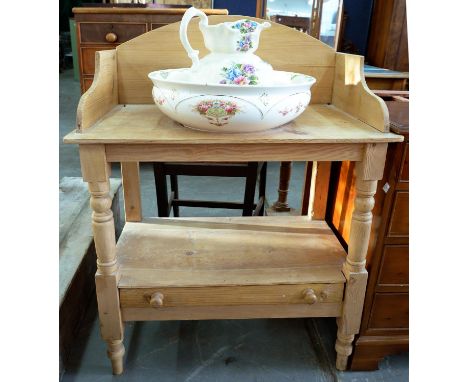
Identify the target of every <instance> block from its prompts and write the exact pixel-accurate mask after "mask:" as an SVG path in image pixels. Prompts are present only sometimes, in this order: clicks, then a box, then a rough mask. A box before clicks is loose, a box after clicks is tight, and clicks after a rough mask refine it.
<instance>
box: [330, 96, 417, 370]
mask: <svg viewBox="0 0 468 382" xmlns="http://www.w3.org/2000/svg"><path fill="white" fill-rule="evenodd" d="M389 98H390V97H389ZM386 104H387V106H388V109H389V113H390V123H391V125H390V128H391V130H392V131H394V132H395V133H398V134H401V135H403V136H404V137H405V140H404V142H401V143H391V144H389V147H388V152H387V161H386V166H385V171H384V176H383V178H382V180H380V181H379V183H378V185H377V193H376V195H375V207H374V209H373V213H374V216H375V217H376V218H375V219H374V222H373V224H372V233H371V235H372V237H371V245H370V247H369V251H368V254H367V264H368V267H367V268H368V269H367V270H368V272H369V282H368V285H367V292H366V299H365V305H364V313H363V317H362V323H361V329H360V332H359V336H358V337H357V340H356V342H355V345H354V346H355V349H354V355H353V357H352V363H351V369H352V370H375V369H377V368H378V362H379V361H380V360H381V359H382V358H383V357H384V356H385V355H388V354H392V353H395V352H399V351H404V350H407V349H408V343H409V337H408V259H409V248H408V242H409V230H408V216H409V214H408V200H409V129H408V108H409V102H405V101H395V100H390V101H386ZM353 168H354V165H353V164H352V162H344V163H342V164H340V163H334V166H333V170H332V175H331V183H330V203H329V208H328V213H327V221H328V222H329V224H330V226H331V227H332V228H333V229H334V231H335V232H336V233H337V234H338V237H339V238H340V239H341V241H342V242H343V243H344V245H345V246H347V245H348V244H350V228H351V227H350V226H351V220H352V211H353V207H354V202H353V199H354V196H355V193H356V185H355V182H354V181H353V176H352V173H353Z"/></svg>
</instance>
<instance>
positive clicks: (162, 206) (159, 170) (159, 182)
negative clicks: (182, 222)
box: [153, 162, 170, 218]
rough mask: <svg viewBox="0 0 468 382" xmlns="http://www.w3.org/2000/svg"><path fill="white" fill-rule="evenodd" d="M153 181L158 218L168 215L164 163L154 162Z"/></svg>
mask: <svg viewBox="0 0 468 382" xmlns="http://www.w3.org/2000/svg"><path fill="white" fill-rule="evenodd" d="M153 171H154V182H155V186H156V200H157V203H158V216H159V217H160V218H164V217H169V212H170V211H168V205H169V201H168V197H167V181H166V175H165V172H164V163H161V162H154V163H153Z"/></svg>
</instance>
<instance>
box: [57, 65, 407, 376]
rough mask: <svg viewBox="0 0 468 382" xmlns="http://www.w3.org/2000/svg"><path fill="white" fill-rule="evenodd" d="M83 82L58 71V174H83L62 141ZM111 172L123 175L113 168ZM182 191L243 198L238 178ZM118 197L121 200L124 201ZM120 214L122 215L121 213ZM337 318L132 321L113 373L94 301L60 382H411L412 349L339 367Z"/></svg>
mask: <svg viewBox="0 0 468 382" xmlns="http://www.w3.org/2000/svg"><path fill="white" fill-rule="evenodd" d="M79 96H80V86H79V83H78V82H77V81H74V80H73V72H72V70H67V71H65V72H64V73H62V74H60V169H59V172H60V177H64V176H81V171H80V164H79V157H78V150H77V147H76V146H74V145H64V144H63V143H62V139H63V136H64V135H65V134H67V133H68V132H69V131H71V130H72V129H73V128H74V124H75V117H76V107H77V105H78V100H79ZM303 171H304V163H294V166H293V172H292V177H291V184H290V193H289V198H288V200H289V202H290V205H291V206H292V207H293V208H299V207H300V198H301V193H302V182H303ZM278 173H279V163H274V162H270V163H268V173H267V198H268V199H269V200H270V201H271V202H272V201H275V200H276V198H277V192H276V189H277V185H278ZM112 176H113V177H120V172H119V167H118V166H113V168H112ZM179 188H180V196H181V197H188V196H190V195H191V196H192V197H193V195H196V197H197V198H200V199H204V198H206V199H213V200H233V201H234V200H239V201H240V200H242V195H243V188H244V184H243V182H242V180H240V179H235V178H212V177H180V179H179ZM141 193H142V208H143V215H144V216H156V214H157V210H156V200H155V199H156V198H155V186H154V177H153V174H152V168H151V167H150V166H149V165H142V167H141ZM121 200H123V199H122V198H121ZM180 212H181V216H239V215H240V212H238V211H233V210H221V209H219V210H216V209H201V208H188V207H184V208H181V211H180ZM122 216H123V214H122ZM335 338H336V324H335V320H334V319H329V318H321V319H271V320H208V321H168V322H135V323H127V324H126V331H125V341H124V342H125V347H126V351H127V352H126V356H125V357H126V358H125V372H124V374H123V375H122V376H119V377H115V376H112V374H111V368H110V362H109V360H108V359H107V357H106V347H105V343H104V342H103V341H102V340H101V339H100V336H99V323H98V321H97V317H96V309H95V301H92V302H91V304H90V309H89V314H88V317H87V319H86V320H85V322H83V325H82V328H81V334H80V338H79V340H78V341H77V343H76V346H75V347H74V349H73V351H72V354H71V357H70V359H69V361H68V362H67V364H66V367H65V371H64V374H63V375H62V380H63V381H76V382H81V381H83V382H84V381H111V380H119V381H153V380H158V381H164V382H166V381H168V382H169V381H187V382H188V381H193V382H211V381H213V382H214V381H223V382H224V381H225V382H229V381H236V382H239V381H243V382H244V381H245V382H248V381H268V382H274V381H353V382H359V381H407V380H408V354H407V353H403V354H400V355H394V356H389V357H386V358H385V359H384V360H383V361H382V362H381V364H380V370H378V371H373V372H338V371H337V370H336V369H335V368H334V359H335V352H334V341H335Z"/></svg>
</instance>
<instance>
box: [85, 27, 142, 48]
mask: <svg viewBox="0 0 468 382" xmlns="http://www.w3.org/2000/svg"><path fill="white" fill-rule="evenodd" d="M145 32H146V24H133V23H80V42H82V43H97V44H121V43H123V42H125V41H128V40H131V39H132V38H135V37H138V36H139V35H141V34H143V33H145ZM109 33H113V34H114V35H115V36H112V38H110V40H108V39H106V36H107V35H108V34H109ZM108 38H109V37H108Z"/></svg>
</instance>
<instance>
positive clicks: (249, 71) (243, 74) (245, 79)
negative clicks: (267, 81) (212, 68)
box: [219, 63, 258, 85]
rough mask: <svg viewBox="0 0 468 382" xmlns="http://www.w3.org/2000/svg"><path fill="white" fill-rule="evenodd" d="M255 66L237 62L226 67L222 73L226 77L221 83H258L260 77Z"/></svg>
mask: <svg viewBox="0 0 468 382" xmlns="http://www.w3.org/2000/svg"><path fill="white" fill-rule="evenodd" d="M255 71H256V69H255V67H254V66H253V65H250V64H235V63H233V64H232V65H231V66H230V67H229V68H227V67H224V68H223V72H222V73H221V75H222V76H223V77H224V79H223V80H221V81H220V82H219V83H220V84H235V85H257V81H258V77H257V75H256V74H255Z"/></svg>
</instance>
